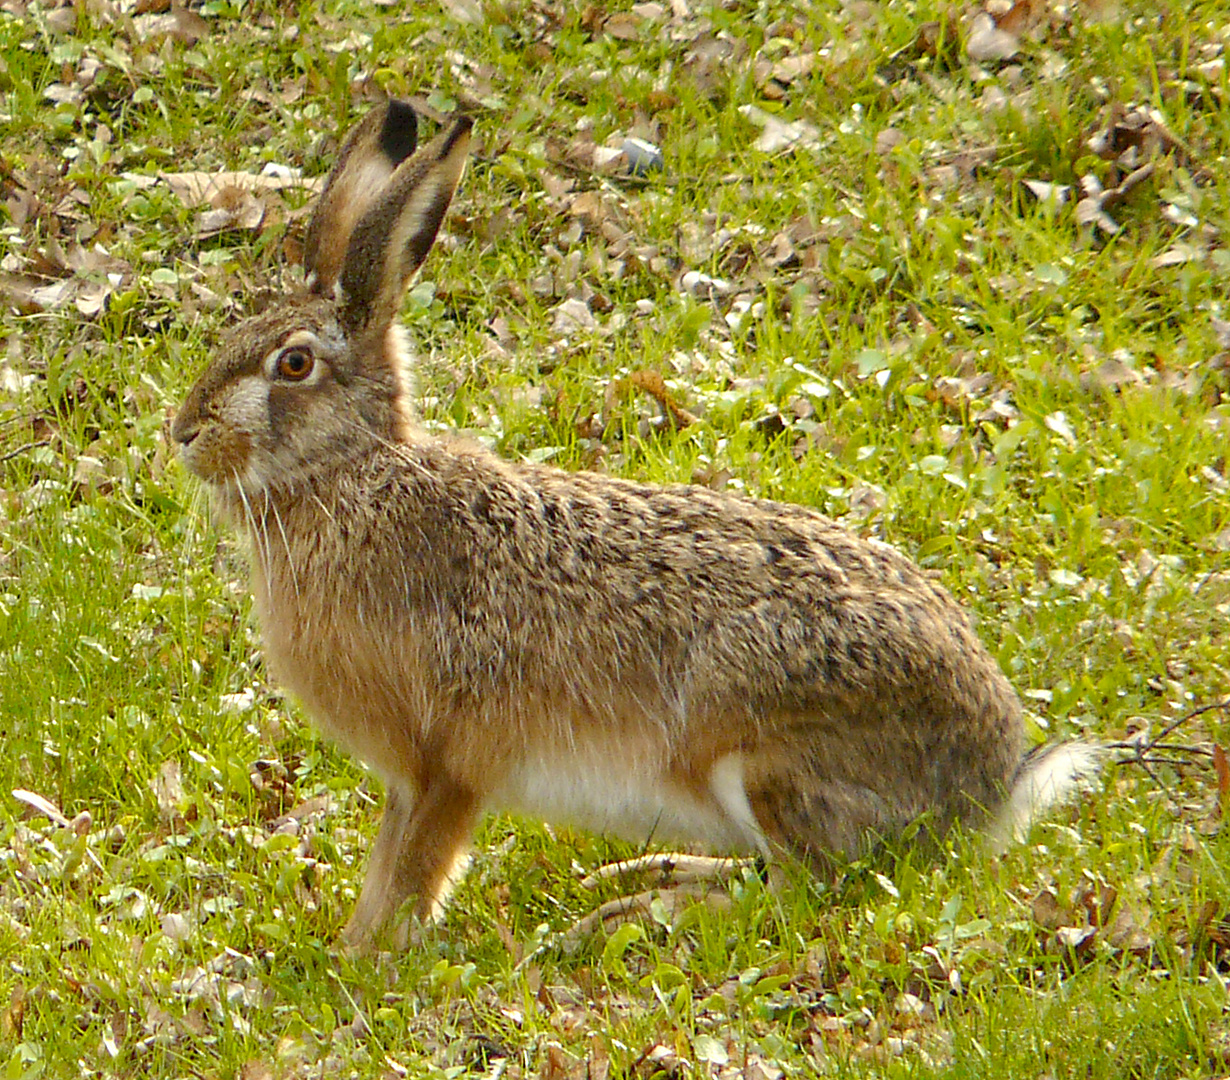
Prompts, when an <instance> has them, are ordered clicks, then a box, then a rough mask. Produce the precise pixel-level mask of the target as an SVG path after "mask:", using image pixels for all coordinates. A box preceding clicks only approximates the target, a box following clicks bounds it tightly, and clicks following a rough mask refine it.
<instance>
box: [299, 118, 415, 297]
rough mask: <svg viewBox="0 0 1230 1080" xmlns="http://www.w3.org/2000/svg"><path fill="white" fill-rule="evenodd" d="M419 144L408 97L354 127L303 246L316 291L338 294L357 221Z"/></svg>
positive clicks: (312, 288) (310, 279)
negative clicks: (348, 248)
mask: <svg viewBox="0 0 1230 1080" xmlns="http://www.w3.org/2000/svg"><path fill="white" fill-rule="evenodd" d="M417 145H418V117H417V116H415V114H414V110H413V109H412V108H411V107H410V106H409V105H407V104H406V103H405V102H404V101H395V100H393V99H390V100H388V101H386V102H385V103H384V104H383V105H380V106H378V107H377V108H375V109H373V110H372V111H371V112H370V113H368V114H367V115H366V116H365V117H364V118H363V119H362V120H361V121H360V122H359V123H358V124H356V125H355V126H354V127H353V128H352V129H351V131H350V134H349V135H347V136H346V140H345V142H343V143H342V149H341V150H340V151H339V153H338V158H337V162H336V164H335V165H334V166H333V168H332V170H330V172H329V176H328V178H327V179H326V180H325V186H324V187H323V188H322V189H321V192H320V198H319V199H318V200H317V203H316V210H315V212H314V213H313V214H312V220H311V223H310V224H309V225H308V231H307V240H306V241H305V242H304V245H303V268H304V271H305V273H306V274H307V277H308V288H309V289H310V290H311V291H312V292H314V293H319V294H322V295H329V294H330V293H332V291H333V286H334V284H335V283H336V282H337V275H338V271H339V270H340V269H341V267H342V260H343V259H344V258H345V257H346V245H347V244H348V243H350V234H351V233H352V232H353V231H354V227H355V222H357V221H358V220H359V218H360V217H362V216H363V213H364V211H366V210H367V209H368V207H370V206H371V204H372V202H373V201H374V200H375V199H376V197H377V196H378V195H379V194H380V193H381V191H383V190H384V186H385V184H386V183H388V181H389V178H390V177H391V176H392V175H393V173H394V172H395V171H396V170H397V167H398V166H399V165H400V164H401V163H402V162H403V161H405V160H406V158H408V157H409V156H410V155H411V154H413V153H414V148H415V147H416V146H417Z"/></svg>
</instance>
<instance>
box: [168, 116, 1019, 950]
mask: <svg viewBox="0 0 1230 1080" xmlns="http://www.w3.org/2000/svg"><path fill="white" fill-rule="evenodd" d="M381 122H382V121H380V120H369V121H366V122H365V125H364V126H362V127H361V128H360V129H357V135H354V136H352V141H348V143H347V146H346V147H345V148H344V151H343V160H342V163H341V164H340V165H339V168H362V169H366V170H367V171H368V174H369V175H370V174H371V173H372V172H373V171H376V172H378V171H379V170H378V169H375V168H374V167H373V166H372V165H371V163H370V161H366V160H365V159H366V158H370V157H371V156H372V155H373V154H379V153H380V152H381V151H380V148H379V146H376V145H374V143H373V139H372V137H371V133H372V132H373V131H376V130H378V128H379V126H380V123H381ZM466 132H468V125H465V124H459V125H457V127H455V128H454V129H452V130H450V131H449V132H448V133H446V134H445V135H442V136H440V137H439V138H437V139H436V140H435V141H434V142H433V143H432V144H430V145H429V146H427V147H425V148H423V149H422V150H420V151H419V152H418V153H417V154H415V155H414V156H413V157H411V158H409V159H407V160H406V161H405V162H403V163H400V164H397V165H396V168H395V169H394V170H393V172H392V175H391V179H390V180H389V181H388V184H387V186H386V189H385V193H384V194H383V195H381V196H380V197H379V198H376V199H374V200H373V201H372V203H371V206H370V207H368V208H366V209H365V210H364V212H363V214H362V215H358V216H357V221H358V223H357V225H355V235H354V236H347V235H337V232H338V230H343V231H344V230H345V229H347V228H349V223H350V222H351V221H353V220H354V219H355V218H356V215H355V214H354V213H353V212H352V211H349V210H346V211H345V212H343V211H342V210H339V209H338V208H337V206H336V205H335V204H336V203H337V199H334V200H332V204H334V205H333V209H332V210H330V209H329V205H325V206H323V207H322V209H321V210H320V211H319V212H318V215H317V218H316V220H315V221H314V222H313V224H312V230H313V236H314V237H316V238H317V245H318V246H320V247H322V248H323V247H328V248H329V250H335V249H336V248H338V247H339V246H340V247H346V250H347V254H346V257H345V258H344V259H343V260H341V262H340V264H339V265H337V266H336V268H335V269H334V270H332V271H331V272H330V273H328V274H324V275H322V274H321V273H320V269H321V268H320V266H319V265H316V266H314V265H312V264H311V263H309V265H308V267H307V269H308V271H309V275H310V276H309V281H310V282H311V283H312V284H311V291H309V292H306V293H305V294H303V295H301V296H298V297H294V298H290V299H288V301H287V302H286V303H285V304H284V305H283V306H281V307H278V308H276V309H274V310H272V311H270V312H268V313H266V314H263V315H261V316H258V317H256V318H254V319H251V320H249V321H247V322H245V323H243V324H241V325H240V326H239V327H237V328H236V329H235V330H234V331H233V332H232V333H231V334H230V336H229V337H228V339H227V341H226V342H225V343H224V345H223V348H222V350H221V352H220V355H219V356H218V357H217V359H216V360H215V362H214V363H213V365H212V366H211V367H210V368H209V370H208V371H207V372H206V373H205V375H204V376H203V377H202V378H201V380H200V381H199V382H198V383H197V385H196V386H195V387H194V388H193V390H192V392H191V393H190V394H189V396H188V398H187V400H186V401H185V403H184V406H183V409H182V410H181V412H180V414H179V416H178V417H177V419H176V422H175V427H174V436H175V438H176V439H177V440H178V441H179V442H180V444H181V447H182V449H183V453H184V457H185V460H186V462H187V464H188V466H189V467H190V468H191V469H193V471H195V472H197V473H198V474H199V475H200V476H201V477H202V478H203V479H205V480H206V481H207V482H209V484H210V485H211V487H212V488H213V490H214V493H215V495H216V497H217V500H218V502H219V503H220V505H221V506H222V508H223V509H224V510H225V511H226V512H227V513H228V514H229V515H230V516H231V517H232V518H233V519H234V520H235V521H236V523H237V524H238V525H239V526H240V527H241V528H243V529H244V530H245V531H246V532H247V534H248V536H249V539H250V543H251V552H252V576H253V588H254V592H255V596H256V605H257V611H258V613H259V617H260V622H261V625H262V628H263V633H264V640H265V647H266V650H267V656H268V660H269V662H270V665H271V667H272V670H273V672H274V673H275V675H276V676H277V678H279V679H280V680H281V681H282V682H283V683H284V684H285V685H286V686H287V687H289V688H290V689H291V690H292V691H293V692H294V693H295V694H296V695H297V696H298V697H299V698H300V699H301V700H302V701H303V703H304V704H305V705H306V707H307V709H308V711H309V712H310V713H311V715H312V716H313V717H314V718H315V719H316V721H317V722H318V723H319V724H320V726H321V727H322V728H323V729H324V730H325V731H326V732H327V733H328V734H330V735H331V736H333V737H334V738H336V739H337V740H338V741H339V742H341V743H342V744H343V745H345V746H347V747H348V748H349V749H350V750H352V751H353V752H354V753H356V754H358V755H359V756H361V757H362V758H363V759H364V760H365V761H367V762H368V763H369V764H370V765H371V766H372V767H373V768H374V769H375V770H376V771H377V772H378V773H380V775H381V776H382V777H384V779H385V780H386V783H387V785H388V792H389V797H388V806H387V808H386V812H385V817H384V820H383V822H382V825H381V830H380V835H379V837H378V838H377V841H376V844H375V848H374V850H373V853H372V858H371V865H370V867H369V871H368V877H367V880H366V882H365V885H364V888H363V893H362V896H361V897H360V900H359V903H358V905H357V907H356V910H355V913H354V915H353V917H352V918H351V920H350V923H349V924H348V927H347V931H346V933H347V937H348V939H349V940H350V941H352V942H355V943H360V944H362V943H367V942H369V941H371V940H372V939H373V938H375V937H376V936H377V935H380V934H383V933H385V932H387V931H390V930H391V931H392V933H393V936H394V940H395V941H396V940H400V941H403V942H404V940H405V928H406V921H405V919H404V918H401V919H399V918H398V917H397V916H398V912H399V909H401V908H402V905H403V904H404V902H405V901H407V900H409V899H411V898H415V900H416V902H417V906H416V907H415V909H414V910H415V911H416V912H417V913H418V914H419V915H427V914H429V913H430V912H431V911H432V910H433V908H434V907H435V906H436V905H437V904H438V903H439V902H440V901H441V900H442V898H443V896H444V894H445V892H446V891H447V887H448V882H449V880H450V878H451V876H452V875H453V874H454V872H455V871H456V869H457V867H458V866H459V865H460V863H461V860H462V859H463V857H464V852H465V848H466V844H467V842H468V840H469V836H470V833H471V831H472V829H473V827H474V824H475V822H476V820H477V817H478V815H480V814H481V813H482V812H483V811H485V810H487V809H490V808H501V807H517V808H520V809H522V810H525V811H527V812H530V813H535V812H539V813H553V814H560V815H564V816H568V817H570V818H573V819H575V820H578V821H580V822H581V823H582V824H589V825H592V826H594V827H600V828H612V829H617V830H620V831H623V832H626V833H630V834H632V835H633V836H634V838H636V839H640V840H647V839H648V838H649V836H650V834H651V833H653V834H656V833H658V832H662V833H669V832H670V831H672V830H674V831H679V832H681V833H683V834H684V835H683V837H682V838H683V839H693V840H698V841H700V842H703V843H708V844H710V845H713V846H718V847H724V848H734V849H742V850H755V849H757V848H759V849H761V850H762V851H767V852H772V851H773V850H775V849H785V850H786V851H789V852H791V853H793V854H794V855H796V856H799V857H801V858H803V859H804V860H807V861H809V862H811V863H813V864H815V865H818V866H819V865H823V863H824V861H825V858H826V856H827V855H828V854H831V853H833V852H838V851H842V852H856V851H858V850H860V849H862V848H864V847H865V846H866V845H867V844H869V843H871V842H873V841H874V840H875V838H877V837H880V836H885V835H891V834H893V833H894V832H896V831H898V830H900V829H901V828H902V827H904V826H905V825H907V824H908V823H910V822H912V821H914V820H915V819H917V818H918V817H919V816H920V815H924V814H926V815H929V818H930V821H931V822H932V824H933V826H934V827H935V828H936V829H938V830H942V829H943V828H945V827H946V826H947V825H948V824H950V823H951V822H952V821H954V820H956V819H958V818H962V819H974V820H977V819H979V818H981V817H983V816H984V814H985V813H986V812H987V811H990V810H994V809H995V808H996V807H998V806H1000V805H1001V804H1002V803H1003V801H1004V799H1005V796H1006V794H1007V792H1008V789H1009V788H1010V786H1011V785H1012V784H1013V782H1014V777H1015V774H1016V772H1017V770H1018V768H1019V766H1020V763H1021V760H1022V726H1021V712H1020V706H1019V703H1018V700H1017V696H1016V694H1015V693H1014V692H1013V690H1012V688H1011V687H1010V685H1009V684H1008V682H1007V680H1006V679H1005V678H1004V676H1003V675H1002V673H1001V672H1000V671H999V669H998V668H997V666H996V664H995V663H994V661H993V660H992V659H991V657H990V656H989V655H988V653H987V652H986V650H985V649H984V648H983V646H982V645H981V643H980V642H979V640H978V638H977V637H976V636H975V634H974V633H973V631H972V629H971V628H970V624H969V620H968V619H967V617H966V615H965V613H964V612H963V611H962V610H961V608H960V607H959V606H958V605H957V604H956V603H955V602H954V601H953V599H952V598H951V597H950V596H949V594H948V593H947V592H945V591H944V590H943V589H942V588H940V587H939V586H938V585H937V584H935V583H934V582H933V581H932V580H930V579H929V578H928V577H927V576H926V575H925V574H924V573H923V572H922V571H920V570H919V569H918V568H917V567H916V566H915V565H914V564H912V563H911V562H910V561H909V560H907V559H906V558H905V557H904V556H902V555H901V554H899V553H898V552H897V551H895V550H893V549H892V548H890V547H888V546H886V545H883V544H880V543H876V542H874V541H868V540H863V539H859V538H858V537H855V536H853V535H851V534H850V533H848V532H846V531H845V530H843V529H841V528H839V527H838V526H837V525H835V524H834V523H832V522H831V521H829V520H827V519H826V518H824V517H823V516H821V515H820V514H819V513H816V512H815V511H812V510H809V509H805V508H803V507H799V506H794V505H787V504H782V503H776V502H768V501H756V500H751V499H746V498H741V497H737V496H734V495H729V494H723V493H717V492H713V491H710V490H706V489H703V488H697V487H686V486H674V487H663V486H654V485H649V484H644V483H637V482H635V481H631V480H622V479H616V478H613V477H610V476H605V475H599V474H594V473H568V472H563V471H560V470H557V469H552V468H548V467H545V466H539V465H529V464H513V463H509V462H506V461H504V460H501V459H500V458H498V457H496V456H495V455H494V454H491V453H489V452H487V451H485V450H483V449H481V448H478V447H476V446H473V445H470V444H468V443H466V442H464V441H461V440H458V439H454V438H449V437H437V436H434V435H430V434H428V433H426V432H425V431H423V430H422V429H420V428H419V427H417V426H416V425H415V424H414V422H413V420H412V417H411V413H410V411H409V408H408V405H407V388H406V379H405V374H404V363H405V357H404V355H403V354H402V346H401V343H400V342H401V339H400V336H399V335H398V334H397V332H396V331H395V329H394V324H393V319H394V318H395V315H394V313H395V311H396V307H397V300H398V299H399V298H400V297H401V295H402V292H403V290H404V287H405V285H406V282H407V280H408V279H409V277H410V275H411V274H412V273H413V271H414V270H415V268H416V267H417V265H418V262H420V261H421V260H422V258H423V257H424V256H425V255H426V252H427V249H428V248H429V246H430V244H431V241H432V240H433V239H434V237H435V232H436V229H437V227H438V225H439V222H440V219H441V218H442V217H443V213H444V209H445V207H446V206H447V204H448V201H449V199H450V198H451V195H452V192H453V188H454V186H455V184H456V182H457V179H458V176H459V175H460V171H461V165H462V161H463V159H464V154H465V143H466ZM364 138H365V139H367V143H366V144H363V143H361V142H356V141H354V140H356V139H358V140H361V139H364ZM347 162H349V164H348V165H347V164H346V163H347ZM411 174H413V179H412V180H411V181H407V180H406V179H405V178H406V177H407V176H409V175H411ZM336 180H337V178H336V177H334V178H332V180H331V184H332V190H334V191H335V192H336V191H344V190H346V189H347V185H346V184H345V183H344V182H335V181H336ZM343 180H344V178H343ZM351 186H353V185H351ZM390 193H391V194H390ZM410 203H414V204H415V206H414V209H413V211H412V212H411V211H405V214H407V215H409V216H413V217H414V218H415V220H414V221H412V222H410V223H409V224H407V223H406V222H405V221H402V222H401V223H400V224H398V223H397V220H396V219H397V218H398V215H399V214H401V213H403V207H405V206H407V205H409V204H410ZM424 208H427V210H426V211H425V210H424ZM322 215H323V216H322ZM373 223H374V224H373ZM381 236H392V237H394V238H399V239H400V241H401V243H402V246H401V247H400V248H398V247H396V246H394V247H392V248H390V247H389V246H388V245H387V244H386V245H384V246H382V245H381V244H380V242H379V238H380V237H381ZM321 237H324V238H327V240H328V243H327V244H323V243H322V241H321V240H320V238H321ZM326 261H328V263H329V266H334V264H337V262H338V260H337V259H336V258H335V257H333V256H330V258H329V260H326ZM335 275H336V280H335V279H334V276H335ZM359 282H363V284H361V285H360V284H357V283H359ZM339 283H340V285H339ZM348 283H350V284H349V285H348ZM356 297H361V299H360V300H356V299H355V298H356ZM292 335H294V340H295V341H296V342H299V343H302V342H304V341H306V342H308V347H309V349H310V351H311V352H312V354H313V357H314V360H315V362H316V364H318V365H324V368H323V372H322V371H321V370H320V369H317V372H316V375H317V377H316V378H315V381H314V382H313V384H312V385H311V386H304V385H295V384H288V383H286V382H284V381H280V380H279V378H278V377H276V376H275V375H272V374H271V373H270V372H269V370H268V368H269V363H270V360H269V358H270V357H276V356H277V355H278V350H279V348H280V347H282V346H283V343H285V342H287V340H288V339H290V338H291V337H292ZM254 379H260V380H263V381H264V385H265V386H266V387H267V397H266V401H265V412H264V423H263V425H261V424H256V425H254V424H252V423H251V422H250V421H251V414H252V390H251V388H252V385H253V380H254ZM239 387H244V388H246V389H244V391H243V392H242V393H238V392H237V388H239ZM239 404H242V409H240V408H239V407H238V405H239ZM240 416H242V417H243V418H244V422H243V423H242V424H240V423H239V422H238V418H239V417H240ZM254 428H258V429H259V430H253V429H254ZM740 782H741V783H742V785H743V787H742V791H740V790H739V784H740ZM747 808H750V811H751V815H752V816H754V822H750V821H749V820H748V814H747Z"/></svg>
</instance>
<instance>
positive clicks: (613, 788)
mask: <svg viewBox="0 0 1230 1080" xmlns="http://www.w3.org/2000/svg"><path fill="white" fill-rule="evenodd" d="M709 789H710V793H711V795H712V798H710V799H704V800H702V799H699V798H697V797H696V796H695V795H694V794H693V793H692V792H690V791H685V790H681V789H680V788H679V787H678V786H676V785H674V784H672V783H671V781H670V780H669V779H668V778H667V777H666V776H665V775H664V773H663V771H662V770H660V769H655V768H644V767H641V768H637V767H635V766H633V765H632V764H631V763H629V762H619V763H616V762H612V761H611V760H609V759H603V760H598V759H586V758H585V757H583V756H581V755H575V756H574V755H569V756H567V757H565V758H555V759H550V758H534V759H531V760H528V761H524V762H521V763H520V764H519V765H518V766H516V767H514V768H513V769H512V770H511V772H510V773H509V775H508V778H507V780H506V783H505V784H504V785H503V786H502V787H501V789H500V790H499V791H498V792H497V793H496V794H495V796H494V798H493V799H492V801H491V806H490V809H492V810H515V811H518V812H520V813H522V814H525V815H526V816H527V817H536V818H541V819H543V820H545V821H550V822H553V823H556V824H566V825H575V826H578V827H580V828H584V829H588V830H589V831H591V832H597V833H611V834H614V835H616V836H621V837H623V838H624V839H626V840H630V841H632V842H633V843H639V844H646V845H654V844H657V843H658V842H660V841H675V842H680V841H687V842H691V843H697V844H701V845H703V846H704V847H706V848H708V849H710V850H712V851H714V852H717V853H726V852H741V853H746V852H749V851H755V850H757V849H761V850H763V849H764V840H763V837H762V836H761V833H760V830H759V828H758V827H757V825H756V821H755V818H754V817H753V815H752V810H751V806H750V805H749V804H748V800H747V794H746V792H745V790H744V787H743V760H742V756H741V755H739V754H730V755H727V756H726V757H724V758H721V759H720V760H719V761H718V762H717V763H716V764H715V765H714V768H713V770H712V771H711V772H710V775H709Z"/></svg>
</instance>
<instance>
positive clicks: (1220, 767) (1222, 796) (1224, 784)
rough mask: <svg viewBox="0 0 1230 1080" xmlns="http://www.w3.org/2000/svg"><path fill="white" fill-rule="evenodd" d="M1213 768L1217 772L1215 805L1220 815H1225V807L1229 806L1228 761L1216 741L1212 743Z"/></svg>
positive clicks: (1229, 778) (1229, 767)
mask: <svg viewBox="0 0 1230 1080" xmlns="http://www.w3.org/2000/svg"><path fill="white" fill-rule="evenodd" d="M1213 768H1214V770H1215V771H1216V773H1217V806H1218V811H1219V813H1220V815H1221V816H1222V817H1225V815H1226V807H1227V806H1230V762H1227V761H1226V752H1225V751H1224V750H1223V749H1222V748H1221V746H1220V745H1219V744H1217V743H1214V744H1213Z"/></svg>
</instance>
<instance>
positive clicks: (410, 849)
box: [342, 779, 478, 949]
mask: <svg viewBox="0 0 1230 1080" xmlns="http://www.w3.org/2000/svg"><path fill="white" fill-rule="evenodd" d="M477 817H478V800H477V799H476V798H475V797H474V794H473V793H472V792H470V791H468V790H466V789H465V788H462V787H460V786H458V785H456V784H454V783H452V782H450V781H447V780H443V779H439V780H434V781H433V782H432V783H430V784H429V785H428V786H427V787H426V788H425V789H424V790H423V791H422V792H420V793H419V794H418V795H417V797H416V796H415V795H413V794H411V793H410V792H409V791H408V790H406V789H405V788H403V787H401V786H400V785H398V784H396V783H390V784H389V786H388V794H387V796H386V801H385V807H384V817H383V818H382V819H381V821H380V831H379V833H378V834H377V835H376V842H375V844H374V845H373V846H372V853H371V858H370V860H369V862H368V867H367V876H366V877H365V878H364V880H363V891H362V892H361V893H360V894H359V901H358V903H357V904H356V905H355V909H354V913H353V914H352V915H351V916H350V921H349V922H348V923H347V924H346V928H345V930H343V931H342V937H343V940H345V942H346V943H347V944H348V945H351V946H354V947H357V948H365V947H369V946H372V945H374V944H378V943H380V941H381V939H382V938H383V937H384V936H385V935H386V934H387V935H388V937H387V943H388V944H389V945H390V946H391V947H393V948H395V949H404V948H405V947H406V945H407V944H408V943H409V937H410V919H411V916H412V915H413V916H415V917H417V918H419V919H421V920H423V921H426V920H427V919H429V918H430V917H431V916H432V914H433V912H434V910H435V908H436V907H437V905H438V904H440V903H441V902H442V901H443V900H444V897H445V896H446V895H447V893H448V890H449V887H450V886H451V885H452V883H453V876H454V874H455V872H456V871H457V870H458V868H459V867H458V864H459V863H460V862H461V861H462V860H463V859H464V856H465V851H466V847H467V846H468V844H469V842H470V836H471V834H472V833H473V831H474V825H475V821H476V818H477ZM411 899H413V900H414V906H413V909H412V910H410V911H402V908H403V906H404V905H405V904H406V903H407V901H409V900H411Z"/></svg>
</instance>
